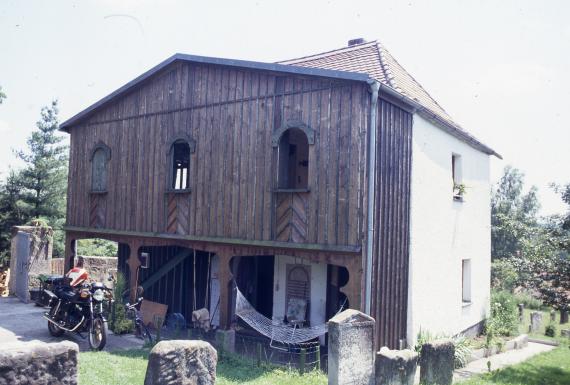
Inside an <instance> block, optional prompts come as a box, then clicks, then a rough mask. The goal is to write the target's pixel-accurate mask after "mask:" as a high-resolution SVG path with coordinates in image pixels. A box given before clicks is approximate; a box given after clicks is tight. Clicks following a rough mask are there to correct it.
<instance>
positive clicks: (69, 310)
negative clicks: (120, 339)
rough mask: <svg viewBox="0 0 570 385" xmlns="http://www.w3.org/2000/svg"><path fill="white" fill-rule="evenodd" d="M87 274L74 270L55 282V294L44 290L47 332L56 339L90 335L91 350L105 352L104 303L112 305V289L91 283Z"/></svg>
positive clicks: (98, 283)
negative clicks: (47, 307) (73, 334)
mask: <svg viewBox="0 0 570 385" xmlns="http://www.w3.org/2000/svg"><path fill="white" fill-rule="evenodd" d="M88 279H89V276H88V274H87V271H86V270H84V269H81V268H78V267H75V268H73V269H71V270H70V271H69V272H68V273H67V274H66V275H65V276H64V277H63V278H60V279H59V280H57V281H56V282H54V285H53V286H54V287H53V292H52V291H50V290H47V289H44V292H45V294H46V295H47V296H48V298H49V300H48V301H49V302H48V306H49V308H50V309H49V311H48V312H46V313H44V318H45V319H47V321H48V325H47V326H48V330H49V332H50V334H51V335H52V336H54V337H60V336H62V335H63V334H64V333H65V332H75V333H77V334H78V335H79V336H80V337H81V338H85V337H84V336H83V335H82V334H81V333H83V332H86V333H88V340H89V347H90V348H91V349H93V350H102V349H103V348H104V347H105V344H106V343H107V319H106V318H105V315H104V303H105V301H108V302H109V303H112V302H113V295H112V291H111V289H110V288H108V287H106V286H105V285H104V284H103V283H101V282H93V283H88V282H87V281H88Z"/></svg>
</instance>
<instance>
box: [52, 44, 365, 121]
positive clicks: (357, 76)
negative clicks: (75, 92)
mask: <svg viewBox="0 0 570 385" xmlns="http://www.w3.org/2000/svg"><path fill="white" fill-rule="evenodd" d="M177 60H181V61H186V62H192V63H201V64H211V65H221V66H227V67H236V68H244V69H252V70H261V71H270V72H278V73H286V74H292V75H305V76H318V77H324V78H329V79H340V80H349V81H358V82H367V81H368V80H369V79H370V77H369V76H368V74H365V73H360V72H348V71H339V70H329V69H321V68H311V67H300V66H294V65H286V64H276V63H263V62H255V61H248V60H235V59H223V58H216V57H208V56H196V55H187V54H180V53H177V54H175V55H172V56H171V57H169V58H168V59H166V60H164V61H163V62H161V63H160V64H158V65H156V66H154V67H152V68H151V69H150V70H148V71H146V72H145V73H143V74H142V75H140V76H138V77H136V78H135V79H133V80H131V81H130V82H128V83H127V84H125V85H124V86H122V87H120V88H118V89H117V90H115V91H114V92H112V93H110V94H109V95H107V96H105V97H104V98H102V99H100V100H99V101H97V102H95V103H94V104H92V105H91V106H89V107H87V108H86V109H84V110H83V111H81V112H79V113H78V114H76V115H74V116H73V117H71V118H69V119H67V120H66V121H65V122H63V123H62V124H61V125H60V128H59V129H60V130H61V131H65V132H69V127H71V126H72V125H74V124H76V123H78V122H79V121H80V120H82V119H84V118H85V117H87V116H88V115H90V114H91V113H93V112H94V111H95V110H96V109H98V108H100V107H101V106H103V105H104V104H106V103H108V102H110V101H111V100H112V99H114V98H116V97H117V96H119V95H122V94H124V93H125V92H127V91H129V90H130V89H132V88H133V87H135V86H136V85H138V84H139V83H140V82H142V81H144V80H146V79H148V78H150V77H151V76H152V75H154V74H156V73H157V72H159V71H160V70H162V69H163V68H165V67H166V66H168V65H170V64H171V63H173V62H175V61H177Z"/></svg>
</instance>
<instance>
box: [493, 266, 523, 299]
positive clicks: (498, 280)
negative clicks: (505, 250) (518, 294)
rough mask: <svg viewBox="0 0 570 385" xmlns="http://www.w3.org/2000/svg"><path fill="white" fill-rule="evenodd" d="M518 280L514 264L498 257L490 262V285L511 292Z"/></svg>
mask: <svg viewBox="0 0 570 385" xmlns="http://www.w3.org/2000/svg"><path fill="white" fill-rule="evenodd" d="M518 280H519V275H518V272H517V270H516V268H515V266H514V265H513V264H512V263H511V261H509V260H508V259H499V260H497V261H495V262H493V263H492V264H491V287H492V288H493V289H496V290H507V291H510V292H513V290H514V289H515V287H516V286H517V281H518Z"/></svg>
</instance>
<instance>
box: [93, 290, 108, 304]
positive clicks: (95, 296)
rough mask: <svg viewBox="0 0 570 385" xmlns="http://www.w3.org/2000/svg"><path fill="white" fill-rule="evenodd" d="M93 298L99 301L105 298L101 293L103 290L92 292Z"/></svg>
mask: <svg viewBox="0 0 570 385" xmlns="http://www.w3.org/2000/svg"><path fill="white" fill-rule="evenodd" d="M93 299H94V300H95V301H99V302H101V301H103V300H104V299H105V293H103V290H101V289H97V290H95V293H93Z"/></svg>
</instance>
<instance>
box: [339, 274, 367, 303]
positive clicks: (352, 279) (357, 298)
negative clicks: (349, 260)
mask: <svg viewBox="0 0 570 385" xmlns="http://www.w3.org/2000/svg"><path fill="white" fill-rule="evenodd" d="M346 268H347V269H348V282H347V283H346V285H345V286H343V287H342V288H341V291H342V292H343V293H344V295H346V298H347V299H348V305H349V307H350V308H351V309H355V310H359V311H361V310H363V304H362V301H361V295H360V293H361V292H360V289H361V288H362V278H363V277H362V276H363V274H362V267H361V266H360V265H359V264H352V265H351V266H346Z"/></svg>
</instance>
